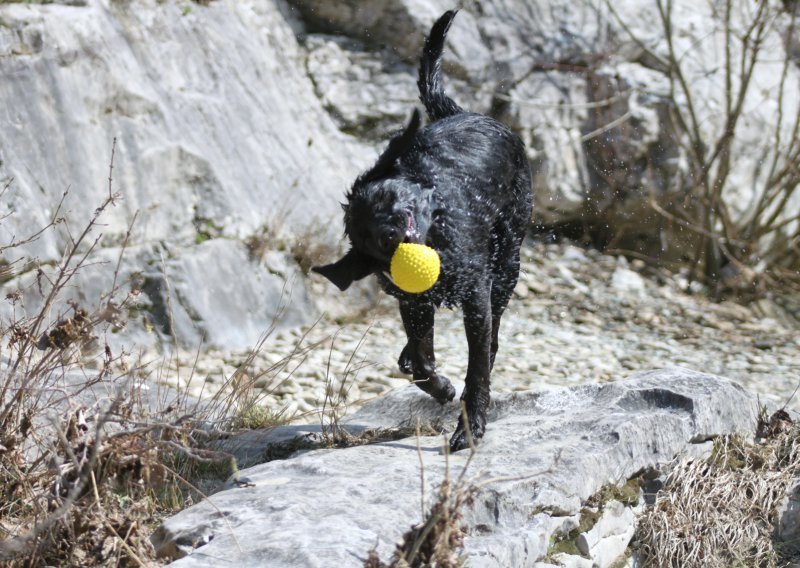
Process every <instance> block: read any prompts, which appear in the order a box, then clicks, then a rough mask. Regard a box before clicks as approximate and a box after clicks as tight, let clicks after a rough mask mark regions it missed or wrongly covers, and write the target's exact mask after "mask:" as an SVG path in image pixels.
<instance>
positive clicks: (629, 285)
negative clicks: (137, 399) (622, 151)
mask: <svg viewBox="0 0 800 568" xmlns="http://www.w3.org/2000/svg"><path fill="white" fill-rule="evenodd" d="M522 258H523V274H522V276H521V278H520V283H519V284H518V285H517V287H516V288H515V297H513V298H512V299H511V303H510V304H509V307H508V310H507V311H506V314H505V315H504V317H503V321H502V325H501V329H500V349H499V352H498V355H497V361H496V363H495V370H494V372H493V375H492V390H493V391H495V392H510V391H514V390H523V389H529V388H533V389H542V390H544V389H550V388H553V387H558V386H567V385H574V384H588V383H592V382H597V381H607V380H617V379H623V378H625V377H627V376H629V375H630V374H631V372H635V371H646V370H652V369H655V368H663V367H670V366H676V365H679V366H683V367H689V368H692V369H696V370H700V371H705V372H710V373H715V374H719V375H723V376H726V377H728V378H731V379H734V380H736V381H739V382H740V383H741V384H743V385H744V386H745V387H746V388H748V389H749V390H751V391H752V392H754V393H757V394H758V395H759V397H760V398H761V400H762V401H765V400H767V401H771V402H773V403H776V404H783V403H784V402H786V401H787V400H788V399H789V397H790V396H791V394H792V392H793V391H794V389H795V387H796V386H797V383H798V381H800V349H798V348H800V334H798V330H797V328H796V327H792V326H790V325H788V324H787V323H786V318H784V317H780V318H776V317H774V316H775V313H776V311H775V310H776V309H778V308H775V307H774V306H769V309H767V307H765V305H764V304H763V302H762V303H761V304H759V307H758V309H752V308H751V307H749V306H740V305H738V304H735V303H732V302H722V303H716V304H715V303H713V302H710V301H709V300H708V299H707V298H706V297H705V296H703V295H702V294H696V293H686V292H685V289H686V281H685V278H683V277H680V276H672V275H670V274H669V273H666V272H665V271H658V272H657V273H656V274H655V279H651V278H649V277H648V276H647V270H648V269H647V268H646V267H645V265H644V264H643V263H641V262H630V263H628V262H626V261H624V259H622V260H619V259H616V258H613V257H608V256H603V255H600V254H599V253H597V252H596V251H584V250H583V249H580V248H577V247H574V246H571V245H564V244H548V245H543V244H526V246H525V247H524V248H523V251H522ZM328 301H330V299H328ZM759 314H763V315H759ZM351 320H352V318H351ZM351 320H348V323H346V324H344V325H338V324H336V323H335V322H333V321H328V320H325V319H323V320H320V321H319V322H317V323H316V324H315V325H314V326H311V327H310V328H307V329H302V330H290V331H287V332H283V333H278V334H275V335H274V336H272V337H270V338H269V340H268V341H267V343H266V344H265V346H264V348H263V349H262V351H261V352H260V353H257V354H256V355H255V357H254V358H253V363H252V365H253V368H252V369H250V372H251V373H252V374H253V376H256V377H258V378H257V380H256V381H255V382H254V384H253V386H254V387H255V388H263V389H264V390H263V391H260V392H265V393H269V396H266V397H264V398H263V403H264V404H267V405H269V406H272V407H273V409H274V410H275V411H276V412H277V411H280V410H281V409H285V410H284V415H293V414H297V415H298V416H300V418H299V420H300V421H312V422H313V421H318V420H319V411H320V408H321V405H322V403H323V402H324V399H325V392H326V389H327V378H328V377H331V379H332V380H333V381H334V384H335V385H336V388H337V389H338V385H339V383H340V381H342V380H344V381H345V383H346V385H349V389H350V390H349V392H348V393H347V396H346V400H344V401H341V402H340V403H339V404H340V405H341V406H342V407H345V411H346V412H353V411H354V410H355V409H356V408H357V407H358V405H359V403H360V402H363V401H365V400H368V399H370V398H373V397H375V396H379V395H381V394H383V393H386V392H388V391H390V390H392V389H398V388H404V387H406V386H407V385H408V384H409V378H408V377H407V376H406V375H403V374H402V373H400V371H399V369H398V368H397V357H398V355H399V354H400V350H401V349H402V347H403V346H404V345H405V341H406V339H405V334H404V333H403V326H402V323H401V322H400V318H399V314H398V313H397V308H396V302H395V301H394V300H392V299H391V298H388V297H387V296H385V295H383V296H381V297H380V298H379V300H378V302H377V305H376V306H375V309H374V310H373V311H372V312H370V313H369V314H367V315H365V316H362V317H360V318H358V319H355V320H354V321H351ZM795 325H798V324H797V322H795ZM312 345H316V347H314V348H311V349H308V351H306V352H303V351H304V350H305V349H307V348H308V347H309V346H312ZM466 353H467V347H466V341H465V338H464V329H463V320H462V315H461V313H460V311H455V310H441V311H440V312H439V313H438V314H437V318H436V355H437V363H438V366H439V370H440V372H442V373H443V374H444V375H446V376H450V377H451V378H454V379H459V380H461V379H463V376H464V374H465V373H466V364H467V357H466ZM248 355H249V353H247V352H221V351H218V350H210V351H208V352H205V353H200V357H199V360H198V362H197V370H198V371H199V370H200V369H202V370H203V372H202V374H201V376H202V379H203V380H195V381H192V383H191V384H190V385H189V387H188V391H189V392H190V393H191V394H195V395H202V396H210V395H213V394H214V393H215V392H216V391H217V390H218V389H220V388H225V385H226V383H227V380H226V379H227V378H228V377H230V376H231V375H232V374H233V371H234V370H235V367H236V365H237V364H239V363H241V362H244V361H245V359H246V358H247V356H248ZM195 356H196V354H195V353H188V352H187V353H180V354H179V356H178V360H179V361H180V362H181V365H182V368H181V373H180V379H178V378H176V376H175V374H174V373H173V374H170V373H169V372H165V373H164V375H165V376H164V377H163V380H164V381H165V382H171V383H172V384H177V385H178V386H179V387H182V388H186V385H185V380H186V378H188V376H189V373H188V372H187V369H191V368H192V365H193V364H194V360H195ZM174 359H175V358H173V359H172V361H173V362H174ZM262 373H263V376H262ZM262 385H263V386H262ZM201 388H202V392H201V390H200V389H201ZM329 403H330V401H329ZM273 405H274V406H273ZM788 409H789V410H790V411H795V412H797V411H798V410H800V397H795V399H792V401H791V402H790V404H789V406H788ZM337 411H338V410H337Z"/></svg>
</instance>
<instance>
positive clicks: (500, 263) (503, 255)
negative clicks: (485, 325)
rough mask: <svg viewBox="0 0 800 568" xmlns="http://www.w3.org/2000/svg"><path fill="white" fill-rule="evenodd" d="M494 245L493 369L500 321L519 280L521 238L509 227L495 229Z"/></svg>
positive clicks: (491, 356)
mask: <svg viewBox="0 0 800 568" xmlns="http://www.w3.org/2000/svg"><path fill="white" fill-rule="evenodd" d="M496 231H497V232H496V233H495V241H494V242H495V244H496V246H497V253H496V254H494V255H492V256H493V258H494V259H495V264H494V265H493V266H492V273H493V274H492V293H491V302H492V345H491V351H490V364H491V366H492V367H494V360H495V356H496V355H497V348H498V334H499V331H500V320H501V318H502V317H503V313H505V311H506V307H508V302H509V300H511V296H512V295H513V294H514V287H515V286H516V285H517V280H518V279H519V264H520V263H519V248H520V242H521V240H522V239H521V237H519V236H517V235H515V234H513V233H512V231H511V230H510V229H509V227H507V226H505V227H503V228H502V229H499V230H498V229H497V227H496Z"/></svg>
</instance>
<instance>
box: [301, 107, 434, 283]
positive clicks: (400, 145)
mask: <svg viewBox="0 0 800 568" xmlns="http://www.w3.org/2000/svg"><path fill="white" fill-rule="evenodd" d="M419 126H420V115H419V111H417V110H415V111H414V114H413V115H412V117H411V120H410V121H409V123H408V126H406V128H405V129H404V130H403V132H402V133H401V134H399V135H397V136H395V137H394V138H393V139H392V140H391V141H390V142H389V146H388V147H387V148H386V150H385V151H384V152H383V154H381V156H380V158H378V161H377V163H376V164H375V165H374V166H373V167H372V168H371V169H370V170H369V171H367V172H365V173H363V174H362V175H361V176H359V177H358V179H357V180H356V182H355V183H354V184H353V188H352V189H351V190H350V192H349V193H348V194H347V202H346V203H344V204H343V205H342V207H343V209H344V226H345V234H347V236H348V237H349V238H350V244H351V247H350V250H349V251H348V253H347V254H346V255H344V256H343V257H342V258H341V259H339V260H338V261H336V262H334V263H333V264H328V265H326V266H315V267H314V268H313V269H312V270H314V272H318V273H319V274H322V275H323V276H325V277H326V278H327V279H328V280H330V281H331V282H333V283H334V284H335V285H336V286H338V287H339V289H340V290H346V289H347V288H348V287H349V286H350V284H352V283H353V282H354V281H355V280H360V279H362V278H364V277H366V276H368V275H370V274H372V273H375V272H381V271H386V272H388V270H389V263H390V261H391V258H392V255H393V254H394V251H395V249H396V248H397V245H399V244H400V243H402V242H424V239H425V234H426V232H427V229H428V225H429V221H428V220H429V219H430V214H429V213H428V210H429V208H430V204H429V200H430V192H424V191H421V187H420V186H419V185H418V184H417V183H415V182H414V181H413V180H412V179H409V178H408V176H403V175H401V174H400V172H399V171H398V168H397V161H398V160H399V159H400V158H401V157H402V156H403V155H404V154H406V153H407V152H408V151H409V150H411V147H412V146H413V143H414V139H415V137H416V134H417V131H418V130H419Z"/></svg>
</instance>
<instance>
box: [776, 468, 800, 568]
mask: <svg viewBox="0 0 800 568" xmlns="http://www.w3.org/2000/svg"><path fill="white" fill-rule="evenodd" d="M777 515H778V524H777V529H776V531H775V533H776V534H775V537H776V540H777V541H778V543H780V544H779V545H778V546H780V549H781V551H782V552H784V551H785V552H786V554H787V556H788V555H790V554H800V480H798V481H795V483H793V484H792V485H790V486H789V488H788V489H787V490H786V495H785V496H784V497H783V500H782V501H781V503H780V505H778V511H777Z"/></svg>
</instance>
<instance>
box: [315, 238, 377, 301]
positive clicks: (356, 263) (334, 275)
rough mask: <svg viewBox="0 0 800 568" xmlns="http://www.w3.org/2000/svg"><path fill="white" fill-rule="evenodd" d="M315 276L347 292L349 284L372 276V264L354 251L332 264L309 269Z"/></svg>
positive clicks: (351, 250)
mask: <svg viewBox="0 0 800 568" xmlns="http://www.w3.org/2000/svg"><path fill="white" fill-rule="evenodd" d="M311 270H313V271H314V272H316V273H317V274H322V275H323V276H324V277H325V278H327V279H328V280H330V281H331V282H333V283H334V284H335V285H336V287H337V288H339V290H342V291H344V290H347V288H349V287H350V284H352V283H353V282H355V281H356V280H361V279H362V278H366V277H367V276H369V275H370V274H372V263H371V262H370V261H369V259H368V258H367V257H365V256H364V255H362V254H360V253H358V252H356V250H355V249H352V248H351V249H350V251H349V252H348V253H347V254H346V255H344V256H343V257H342V258H340V259H339V260H337V261H336V262H334V263H333V264H326V265H325V266H314V267H312V268H311Z"/></svg>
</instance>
